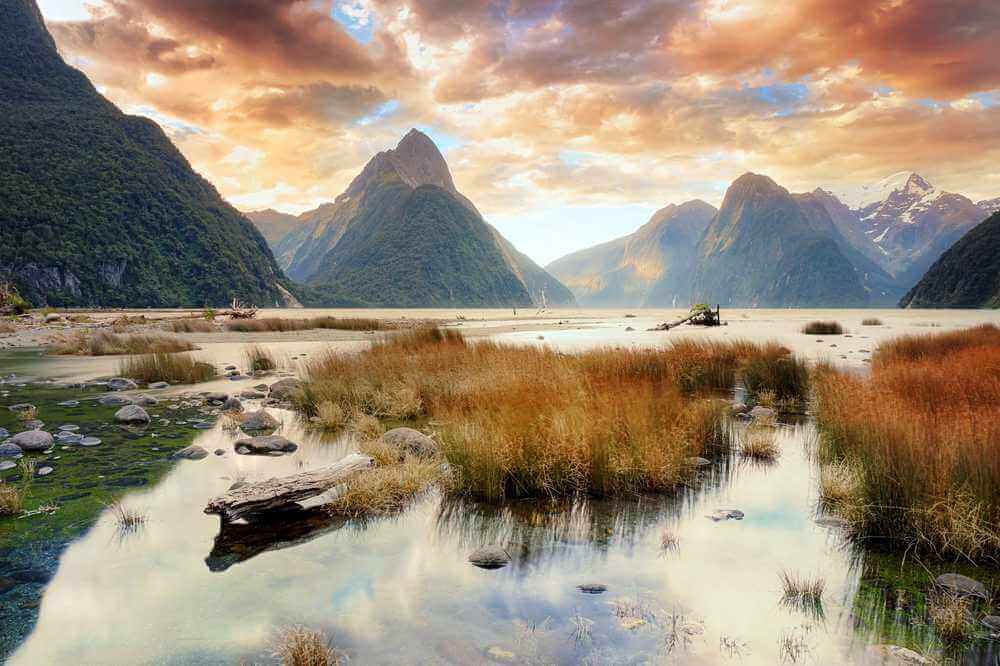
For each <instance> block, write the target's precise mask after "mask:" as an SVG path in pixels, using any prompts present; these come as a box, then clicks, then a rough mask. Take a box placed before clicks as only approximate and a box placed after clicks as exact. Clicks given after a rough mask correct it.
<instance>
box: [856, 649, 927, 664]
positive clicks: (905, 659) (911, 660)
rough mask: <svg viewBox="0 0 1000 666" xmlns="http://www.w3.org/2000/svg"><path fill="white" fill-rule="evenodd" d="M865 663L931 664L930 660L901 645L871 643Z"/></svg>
mask: <svg viewBox="0 0 1000 666" xmlns="http://www.w3.org/2000/svg"><path fill="white" fill-rule="evenodd" d="M865 656H866V659H865V661H864V663H865V664H879V665H880V666H904V665H906V666H908V665H909V664H929V663H931V662H930V660H929V659H928V658H927V657H925V656H923V655H922V654H920V653H919V652H914V651H913V650H911V649H909V648H905V647H900V646H899V645H870V646H868V648H867V649H866V650H865Z"/></svg>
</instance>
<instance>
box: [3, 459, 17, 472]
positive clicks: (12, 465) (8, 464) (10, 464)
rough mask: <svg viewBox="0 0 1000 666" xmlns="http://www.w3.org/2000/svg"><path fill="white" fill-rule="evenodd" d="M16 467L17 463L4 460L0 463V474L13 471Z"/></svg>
mask: <svg viewBox="0 0 1000 666" xmlns="http://www.w3.org/2000/svg"><path fill="white" fill-rule="evenodd" d="M15 467H17V463H16V462H14V461H13V460H4V461H2V462H0V472H6V471H7V470H9V469H14V468H15Z"/></svg>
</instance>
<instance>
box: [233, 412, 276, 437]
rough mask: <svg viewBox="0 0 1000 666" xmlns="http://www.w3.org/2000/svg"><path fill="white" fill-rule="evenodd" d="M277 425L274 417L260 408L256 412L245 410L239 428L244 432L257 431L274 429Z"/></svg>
mask: <svg viewBox="0 0 1000 666" xmlns="http://www.w3.org/2000/svg"><path fill="white" fill-rule="evenodd" d="M279 425H280V424H279V423H278V420H277V419H276V418H274V417H273V416H271V415H270V414H268V413H267V412H266V411H264V410H263V409H260V410H257V411H256V412H247V414H246V415H245V416H244V417H243V422H242V423H241V424H240V428H241V429H242V430H244V431H246V432H259V431H261V430H274V429H275V428H277V427H278V426H279Z"/></svg>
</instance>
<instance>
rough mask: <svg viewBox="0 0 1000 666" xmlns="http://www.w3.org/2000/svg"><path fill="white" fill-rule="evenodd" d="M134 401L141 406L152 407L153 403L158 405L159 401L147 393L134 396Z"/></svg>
mask: <svg viewBox="0 0 1000 666" xmlns="http://www.w3.org/2000/svg"><path fill="white" fill-rule="evenodd" d="M134 402H135V404H137V405H142V406H143V407H152V406H153V405H158V404H159V403H160V401H159V400H157V399H156V398H154V397H152V396H148V395H138V396H136V397H135V400H134Z"/></svg>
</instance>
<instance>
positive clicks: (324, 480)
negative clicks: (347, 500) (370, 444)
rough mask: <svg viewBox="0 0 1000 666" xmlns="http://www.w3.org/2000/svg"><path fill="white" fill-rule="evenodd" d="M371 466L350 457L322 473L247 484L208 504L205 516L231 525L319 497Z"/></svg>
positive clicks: (358, 457)
mask: <svg viewBox="0 0 1000 666" xmlns="http://www.w3.org/2000/svg"><path fill="white" fill-rule="evenodd" d="M374 465H375V461H374V460H372V459H371V458H369V457H368V456H363V455H361V454H360V453H352V454H351V455H349V456H346V457H344V458H341V459H340V460H338V461H337V462H335V463H334V464H332V465H330V466H329V467H324V468H323V469H318V470H314V471H312V472H303V473H302V474H293V475H292V476H285V477H281V478H278V479H268V480H267V481H261V482H260V483H248V484H247V485H245V486H241V487H239V488H236V489H235V490H230V491H229V492H227V493H226V494H225V495H220V496H219V497H216V498H215V499H213V500H211V501H210V502H209V503H208V506H206V507H205V513H210V514H211V513H214V514H218V516H219V517H220V518H221V519H222V521H223V522H232V521H234V520H239V519H240V518H242V517H243V516H245V515H247V514H251V513H258V512H261V511H269V510H273V509H278V508H281V507H284V506H288V505H290V504H293V503H295V502H299V501H301V500H304V499H309V498H310V497H316V496H317V495H322V494H323V493H325V492H326V491H328V490H330V489H331V488H333V487H334V486H336V485H338V484H341V483H343V482H344V481H347V480H348V479H349V478H350V477H352V476H354V475H355V474H357V473H358V472H361V471H364V470H366V469H370V468H371V467H373V466H374Z"/></svg>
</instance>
